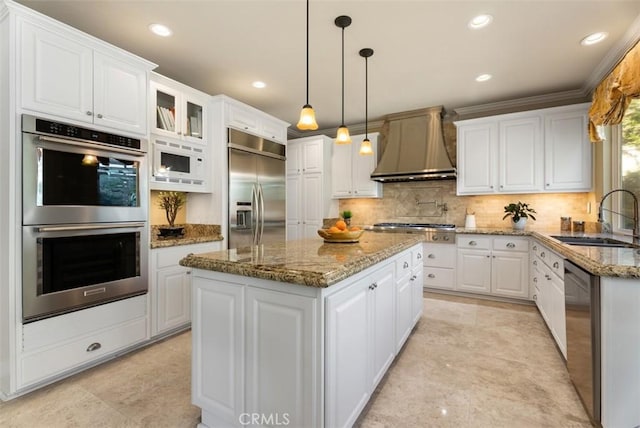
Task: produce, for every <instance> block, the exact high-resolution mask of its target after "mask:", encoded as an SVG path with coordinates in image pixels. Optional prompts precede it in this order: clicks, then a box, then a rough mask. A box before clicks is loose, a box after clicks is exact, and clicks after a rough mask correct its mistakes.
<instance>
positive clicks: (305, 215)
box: [286, 135, 338, 240]
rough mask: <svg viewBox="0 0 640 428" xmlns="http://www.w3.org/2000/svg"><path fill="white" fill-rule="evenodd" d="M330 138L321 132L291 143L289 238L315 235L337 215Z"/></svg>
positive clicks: (287, 167) (288, 198)
mask: <svg viewBox="0 0 640 428" xmlns="http://www.w3.org/2000/svg"><path fill="white" fill-rule="evenodd" d="M332 144H333V143H332V141H331V139H330V138H329V137H326V136H323V135H320V136H315V137H306V138H301V139H297V140H291V141H289V143H288V144H287V163H286V171H287V221H286V223H287V239H289V240H292V239H302V238H313V237H316V236H317V233H316V231H317V230H318V229H321V228H322V221H323V218H326V217H335V216H337V211H338V207H337V202H336V201H332V200H331V194H330V192H331V187H330V186H331V185H330V180H331V149H332Z"/></svg>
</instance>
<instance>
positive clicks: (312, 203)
mask: <svg viewBox="0 0 640 428" xmlns="http://www.w3.org/2000/svg"><path fill="white" fill-rule="evenodd" d="M320 195H322V174H304V175H303V176H302V191H301V193H300V194H299V195H298V198H301V199H302V214H303V218H302V227H303V229H304V232H303V237H305V238H314V237H316V236H317V230H318V229H320V228H322V215H323V214H322V198H321V196H320Z"/></svg>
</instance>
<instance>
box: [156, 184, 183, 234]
mask: <svg viewBox="0 0 640 428" xmlns="http://www.w3.org/2000/svg"><path fill="white" fill-rule="evenodd" d="M186 202H187V196H186V195H185V194H184V193H183V192H160V193H159V194H158V206H159V207H160V208H162V209H163V210H164V212H165V215H166V216H167V222H168V223H169V227H159V228H158V230H159V231H160V236H165V237H166V236H182V234H183V233H184V227H182V226H180V227H176V225H175V221H176V216H177V215H178V211H180V208H182V206H183V205H184V204H185V203H186Z"/></svg>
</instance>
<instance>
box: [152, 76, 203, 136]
mask: <svg viewBox="0 0 640 428" xmlns="http://www.w3.org/2000/svg"><path fill="white" fill-rule="evenodd" d="M210 98H211V97H210V96H209V95H207V94H205V93H203V92H200V91H197V90H195V89H192V88H189V87H188V86H185V85H183V84H181V83H178V82H174V81H172V80H170V79H167V78H165V77H163V76H160V75H158V74H155V73H152V74H151V111H150V121H151V132H152V133H154V134H158V135H164V136H168V137H173V138H178V139H182V140H186V141H190V142H192V143H200V144H207V105H208V103H209V100H210Z"/></svg>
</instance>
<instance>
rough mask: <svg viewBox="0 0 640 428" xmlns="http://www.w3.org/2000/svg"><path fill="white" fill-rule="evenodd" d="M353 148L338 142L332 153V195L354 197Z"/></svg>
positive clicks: (335, 196)
mask: <svg viewBox="0 0 640 428" xmlns="http://www.w3.org/2000/svg"><path fill="white" fill-rule="evenodd" d="M352 152H353V151H352V148H351V145H349V144H337V145H336V146H335V147H334V148H333V154H332V155H331V196H332V197H333V198H335V199H337V198H351V197H353V189H352V187H353V186H352V170H351V169H352V168H351V164H352V161H351V157H352Z"/></svg>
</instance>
